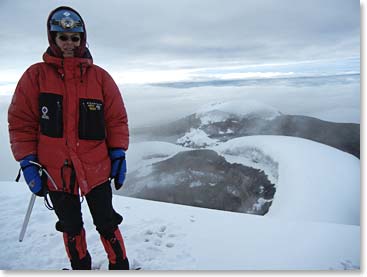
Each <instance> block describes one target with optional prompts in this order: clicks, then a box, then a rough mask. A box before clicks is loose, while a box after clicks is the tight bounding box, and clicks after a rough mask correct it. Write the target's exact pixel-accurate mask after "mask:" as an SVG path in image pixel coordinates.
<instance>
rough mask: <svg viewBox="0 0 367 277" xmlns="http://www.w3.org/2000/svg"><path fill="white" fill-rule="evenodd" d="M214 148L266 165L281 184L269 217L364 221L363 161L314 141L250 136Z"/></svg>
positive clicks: (234, 158)
mask: <svg viewBox="0 0 367 277" xmlns="http://www.w3.org/2000/svg"><path fill="white" fill-rule="evenodd" d="M212 149H213V150H215V151H217V152H219V153H222V154H223V155H224V156H225V157H226V158H227V160H228V161H232V162H238V163H242V164H244V165H248V166H252V167H255V168H259V169H263V170H264V171H265V173H267V175H268V176H269V179H270V180H272V181H273V182H274V183H275V184H277V186H276V192H275V195H274V201H273V204H272V206H271V207H270V210H269V212H268V213H267V215H266V216H271V217H277V218H287V219H292V220H307V221H325V222H335V223H342V224H354V225H359V220H360V160H359V159H357V158H356V157H354V156H353V155H350V154H348V153H346V152H342V151H340V150H337V149H336V148H333V147H329V146H327V145H324V144H321V143H317V142H313V141H311V140H306V139H301V138H295V137H285V136H249V137H243V138H236V139H233V140H229V141H227V142H225V143H223V144H221V145H219V146H217V147H213V148H212Z"/></svg>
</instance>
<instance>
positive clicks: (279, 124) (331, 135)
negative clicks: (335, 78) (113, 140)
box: [133, 107, 360, 158]
mask: <svg viewBox="0 0 367 277" xmlns="http://www.w3.org/2000/svg"><path fill="white" fill-rule="evenodd" d="M133 133H134V134H135V135H138V136H139V135H143V136H145V137H149V138H150V139H154V140H161V141H167V142H172V143H177V144H180V145H183V146H188V147H193V148H203V147H205V146H209V145H212V144H215V143H216V142H225V141H227V140H229V139H233V138H237V137H243V136H252V135H281V136H293V137H300V138H305V139H309V140H313V141H316V142H319V143H323V144H326V145H329V146H332V147H335V148H337V149H339V150H342V151H345V152H347V153H350V154H352V155H354V156H356V157H358V158H359V157H360V125H359V124H355V123H335V122H329V121H324V120H320V119H317V118H313V117H308V116H301V115H286V114H282V113H280V112H275V111H273V110H261V111H260V112H250V113H245V114H238V113H231V112H229V111H223V110H217V109H216V107H213V109H212V110H207V111H205V112H198V113H195V114H192V115H189V116H187V117H185V118H182V119H180V120H177V121H174V122H172V123H169V124H165V125H162V126H160V127H159V128H141V129H135V130H133ZM198 136H200V139H201V142H199V143H198V142H196V141H195V137H196V139H197V138H198ZM205 136H206V137H205Z"/></svg>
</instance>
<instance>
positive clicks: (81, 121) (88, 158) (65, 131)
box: [8, 49, 129, 195]
mask: <svg viewBox="0 0 367 277" xmlns="http://www.w3.org/2000/svg"><path fill="white" fill-rule="evenodd" d="M49 52H50V49H49V51H48V52H46V53H45V54H44V56H43V59H44V62H41V63H37V64H34V65H32V66H31V67H30V68H28V69H27V70H26V72H25V73H24V74H23V76H22V77H21V79H20V81H19V83H18V85H17V87H16V91H15V93H14V96H13V99H12V102H11V104H10V107H9V110H8V122H9V133H10V143H11V148H12V151H13V155H14V157H15V159H16V160H17V161H19V160H21V159H22V158H23V157H25V156H27V155H30V154H35V155H37V156H38V160H39V162H40V163H41V164H42V165H43V166H44V167H45V168H46V169H47V171H48V172H49V174H50V175H51V176H52V178H53V179H54V181H55V182H56V184H57V190H58V191H67V192H71V190H72V193H74V194H78V188H80V191H81V194H82V195H85V194H87V193H88V192H89V191H90V190H91V189H92V188H94V187H96V186H98V185H100V184H102V183H104V182H105V181H107V180H108V178H109V176H110V169H111V161H110V159H109V155H108V149H109V148H123V149H125V150H127V148H128V144H129V130H128V124H127V115H126V111H125V107H124V103H123V100H122V97H121V94H120V91H119V89H118V87H117V85H116V84H115V82H114V81H113V79H112V78H111V76H110V75H109V74H108V73H107V72H106V71H105V70H103V69H102V68H100V67H98V66H96V65H94V64H93V61H92V58H91V57H90V55H89V58H59V57H56V56H53V55H51V53H49ZM86 52H87V54H88V53H89V51H88V50H86ZM84 56H88V55H84ZM73 171H74V172H75V174H73V173H72V172H73ZM73 177H75V182H71V181H72V179H73ZM73 183H74V184H75V185H72V187H73V188H74V189H70V184H73ZM48 187H49V189H50V190H53V191H55V190H56V189H55V188H54V187H53V185H52V184H51V183H50V181H48Z"/></svg>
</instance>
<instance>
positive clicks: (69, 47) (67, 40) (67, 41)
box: [56, 32, 81, 58]
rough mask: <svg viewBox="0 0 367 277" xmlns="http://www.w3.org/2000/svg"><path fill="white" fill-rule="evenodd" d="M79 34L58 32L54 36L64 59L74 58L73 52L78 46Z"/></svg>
mask: <svg viewBox="0 0 367 277" xmlns="http://www.w3.org/2000/svg"><path fill="white" fill-rule="evenodd" d="M80 39H81V37H80V33H71V32H70V33H69V32H62V33H61V32H59V33H57V34H56V45H57V46H58V47H59V48H60V49H61V51H62V53H63V55H64V58H70V57H74V50H75V48H76V47H78V46H79V45H80Z"/></svg>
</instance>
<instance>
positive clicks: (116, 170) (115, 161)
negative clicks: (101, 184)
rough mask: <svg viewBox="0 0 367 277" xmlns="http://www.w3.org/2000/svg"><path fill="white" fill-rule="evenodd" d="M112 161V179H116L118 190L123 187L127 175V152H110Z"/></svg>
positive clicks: (119, 149)
mask: <svg viewBox="0 0 367 277" xmlns="http://www.w3.org/2000/svg"><path fill="white" fill-rule="evenodd" d="M109 155H110V159H111V176H110V177H111V179H114V182H115V188H116V189H117V190H118V189H120V188H121V187H122V185H123V184H124V181H125V175H126V159H125V151H124V150H123V149H121V148H114V149H110V150H109Z"/></svg>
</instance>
